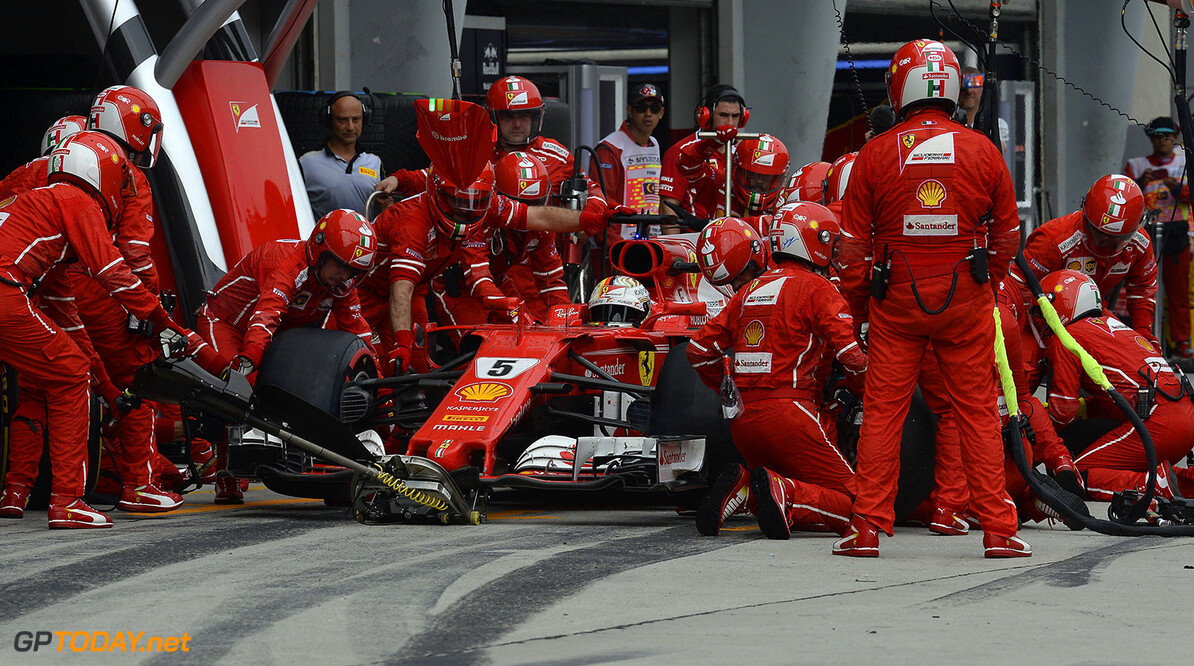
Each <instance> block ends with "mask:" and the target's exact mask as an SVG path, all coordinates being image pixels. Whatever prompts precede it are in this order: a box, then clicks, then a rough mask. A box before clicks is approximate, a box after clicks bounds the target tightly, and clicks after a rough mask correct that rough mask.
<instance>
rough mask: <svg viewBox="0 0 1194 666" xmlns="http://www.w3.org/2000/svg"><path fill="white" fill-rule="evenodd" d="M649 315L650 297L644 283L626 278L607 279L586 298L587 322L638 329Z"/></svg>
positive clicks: (619, 276)
mask: <svg viewBox="0 0 1194 666" xmlns="http://www.w3.org/2000/svg"><path fill="white" fill-rule="evenodd" d="M650 312H651V294H650V292H648V291H647V288H646V287H644V286H643V283H641V282H639V281H638V280H636V279H634V278H632V277H627V276H625V275H615V276H613V277H607V278H605V279H604V280H602V281H601V282H598V283H597V286H596V287H593V293H592V294H591V295H590V296H589V321H591V322H593V323H596V324H620V325H623V326H638V325H639V324H641V323H643V320H644V319H646V318H647V314H648V313H650Z"/></svg>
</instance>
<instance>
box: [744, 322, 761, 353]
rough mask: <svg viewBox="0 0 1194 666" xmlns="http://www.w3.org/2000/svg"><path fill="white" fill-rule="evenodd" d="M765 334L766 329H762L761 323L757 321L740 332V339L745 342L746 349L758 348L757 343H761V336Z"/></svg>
mask: <svg viewBox="0 0 1194 666" xmlns="http://www.w3.org/2000/svg"><path fill="white" fill-rule="evenodd" d="M766 334H767V331H766V329H764V328H763V322H761V321H759V320H758V319H756V320H754V321H752V322H750V323H749V324H747V325H746V328H745V329H743V330H742V338H743V339H745V340H746V346H747V347H758V346H759V343H761V342H762V341H763V336H764V335H766Z"/></svg>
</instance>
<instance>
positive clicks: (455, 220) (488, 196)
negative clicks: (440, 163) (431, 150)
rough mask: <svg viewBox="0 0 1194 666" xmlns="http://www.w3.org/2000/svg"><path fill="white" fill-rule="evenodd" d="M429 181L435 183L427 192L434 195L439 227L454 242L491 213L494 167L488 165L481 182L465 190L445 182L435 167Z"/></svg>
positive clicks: (433, 199) (480, 177)
mask: <svg viewBox="0 0 1194 666" xmlns="http://www.w3.org/2000/svg"><path fill="white" fill-rule="evenodd" d="M428 178H429V179H430V181H431V182H430V183H429V184H428V188H427V189H429V190H430V191H431V195H432V197H433V198H432V204H433V206H434V208H435V215H434V217H435V226H437V227H439V230H440V231H441V232H442V233H444V234H446V235H447V236H448V238H449V239H450V240H453V241H459V240H463V239H464V237H465V236H467V235H468V233H469V230H471V229H472V227H473V226H474V225H476V224H477V223H479V222H480V221H481V220H482V219H484V217H485V213H486V212H488V211H489V203H490V201H492V199H493V183H494V172H493V165H492V164H486V165H485V169H483V170H482V171H481V175H480V176H477V180H475V181H473V184H472V185H470V186H468V187H467V188H463V189H462V188H459V187H456V185H454V184H452V183H451V182H448V181H447V180H445V179H443V178H441V177H440V176H439V174H437V173H435V167H432V168H431V171H430V173H429V175H428Z"/></svg>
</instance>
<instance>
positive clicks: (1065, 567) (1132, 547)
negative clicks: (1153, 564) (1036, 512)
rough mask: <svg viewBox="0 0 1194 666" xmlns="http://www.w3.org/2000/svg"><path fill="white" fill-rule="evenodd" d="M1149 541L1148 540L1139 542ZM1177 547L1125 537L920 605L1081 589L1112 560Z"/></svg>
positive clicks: (1162, 540) (1158, 539)
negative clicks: (1034, 589) (1032, 590)
mask: <svg viewBox="0 0 1194 666" xmlns="http://www.w3.org/2000/svg"><path fill="white" fill-rule="evenodd" d="M1140 539H1149V540H1150V541H1151V543H1150V541H1141V540H1140ZM1166 544H1168V546H1169V547H1173V546H1177V545H1179V544H1178V543H1177V542H1176V541H1173V540H1166V539H1165V538H1164V537H1134V538H1133V537H1129V538H1125V539H1123V540H1120V541H1117V542H1115V543H1112V544H1110V545H1107V546H1103V547H1102V548H1096V549H1094V550H1089V551H1086V552H1084V553H1079V554H1077V555H1075V556H1073V557H1069V558H1066V559H1064V560H1060V561H1057V562H1050V563H1049V564H1045V565H1041V566H1037V567H1032V568H1030V569H1028V570H1026V571H1023V572H1020V573H1018V574H1016V575H1014V576H1005V577H1003V578H1000V579H999V580H994V581H991V582H989V583H983V584H981V585H976V586H974V587H971V588H967V589H965V590H958V591H957V592H952V593H950V594H947V595H945V596H942V597H938V598H936V599H931V600H929V601H926V602H924V604H921V605H922V606H924V605H933V606H939V605H942V604H944V605H952V606H958V605H964V604H971V603H976V602H981V601H985V600H987V599H990V598H991V597H994V596H998V595H1004V594H1008V593H1010V592H1012V591H1014V590H1017V589H1020V588H1022V587H1026V586H1028V585H1032V584H1034V583H1044V584H1045V585H1049V586H1052V587H1081V586H1083V585H1087V584H1089V583H1090V582H1091V580H1092V579H1094V578H1096V577H1097V574H1098V572H1099V571H1102V570H1103V569H1106V568H1107V566H1108V565H1110V564H1111V563H1112V562H1113V561H1115V560H1116V559H1118V558H1120V557H1122V556H1124V555H1128V554H1130V553H1137V552H1141V551H1144V550H1152V549H1154V548H1164V547H1167V546H1166Z"/></svg>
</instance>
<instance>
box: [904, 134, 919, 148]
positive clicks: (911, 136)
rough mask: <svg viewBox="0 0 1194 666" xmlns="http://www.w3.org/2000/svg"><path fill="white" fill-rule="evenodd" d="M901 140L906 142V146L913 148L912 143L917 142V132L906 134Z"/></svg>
mask: <svg viewBox="0 0 1194 666" xmlns="http://www.w3.org/2000/svg"><path fill="white" fill-rule="evenodd" d="M901 141H903V142H904V147H905V148H911V147H912V144H914V143H916V135H915V134H905V135H904V138H903V139H901Z"/></svg>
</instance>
